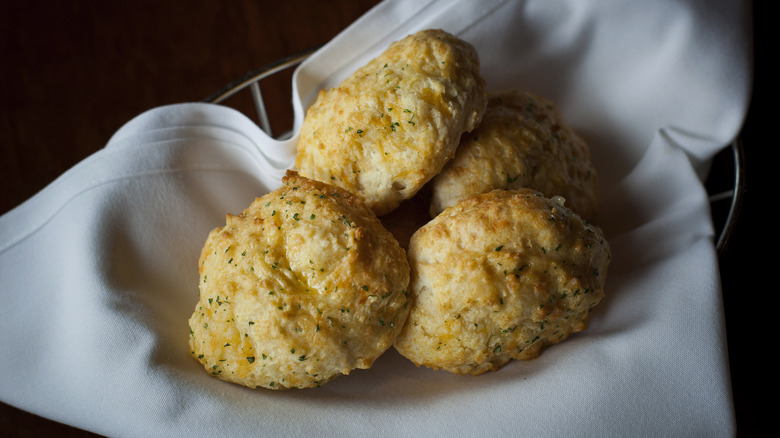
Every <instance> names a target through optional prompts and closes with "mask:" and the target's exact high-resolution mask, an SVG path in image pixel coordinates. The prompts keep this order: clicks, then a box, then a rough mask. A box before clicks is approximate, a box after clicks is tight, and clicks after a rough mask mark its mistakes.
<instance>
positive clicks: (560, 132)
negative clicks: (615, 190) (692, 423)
mask: <svg viewBox="0 0 780 438" xmlns="http://www.w3.org/2000/svg"><path fill="white" fill-rule="evenodd" d="M596 185H597V175H596V170H595V168H594V167H593V165H592V163H591V159H590V150H589V148H588V145H587V144H586V143H585V141H584V140H582V138H580V137H579V136H578V135H577V134H576V133H575V132H574V131H573V130H572V129H571V128H570V127H569V126H567V125H566V123H565V121H564V119H563V116H562V115H561V113H560V111H558V109H557V108H556V107H555V106H554V105H553V103H552V102H550V101H549V100H547V99H545V98H543V97H541V96H536V95H534V94H531V93H527V92H521V91H517V90H508V91H502V92H497V93H491V94H490V99H489V101H488V107H487V112H486V113H485V117H484V118H483V120H482V123H481V124H480V126H479V127H478V128H477V129H476V130H474V131H473V132H471V133H470V134H467V135H464V136H463V138H462V140H461V143H460V146H458V151H457V153H456V156H455V158H454V159H453V160H452V161H450V162H449V163H448V164H447V165H446V166H445V168H444V170H443V171H442V172H441V174H439V175H438V176H436V177H435V178H434V179H433V181H432V182H431V186H432V192H433V195H432V200H431V207H430V213H431V215H432V216H435V215H436V214H438V213H439V212H441V211H442V210H443V209H445V208H446V207H450V206H452V205H455V203H457V202H458V201H460V200H462V199H465V198H467V197H469V196H472V195H476V194H479V193H485V192H488V191H490V190H493V189H518V188H522V187H527V188H531V189H534V190H537V191H539V192H542V193H543V194H544V195H545V196H547V197H552V196H562V197H564V198H565V199H566V205H567V206H568V207H569V208H571V209H572V210H574V211H576V212H577V213H578V214H580V215H581V216H583V217H585V218H589V217H591V216H592V215H593V213H594V211H595V209H596V203H597V196H596V192H597V187H596Z"/></svg>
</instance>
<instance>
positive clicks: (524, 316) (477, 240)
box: [395, 189, 610, 374]
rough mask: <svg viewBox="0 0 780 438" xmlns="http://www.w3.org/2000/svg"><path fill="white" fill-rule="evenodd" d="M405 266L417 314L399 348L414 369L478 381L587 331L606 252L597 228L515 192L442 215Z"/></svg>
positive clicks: (416, 241)
mask: <svg viewBox="0 0 780 438" xmlns="http://www.w3.org/2000/svg"><path fill="white" fill-rule="evenodd" d="M408 257H409V261H410V266H411V272H412V274H411V283H410V289H409V290H410V292H411V295H412V300H413V301H412V302H413V305H412V310H411V312H410V314H409V318H408V319H407V322H406V325H405V326H404V329H403V331H402V332H401V334H400V335H399V337H398V338H397V339H396V344H395V348H396V349H397V350H398V351H399V352H400V353H401V354H402V355H403V356H405V357H407V358H408V359H410V360H411V361H412V362H414V363H415V364H417V365H418V366H421V365H424V366H427V367H431V368H434V369H444V370H447V371H450V372H453V373H456V374H481V373H484V372H486V371H490V370H495V369H498V368H499V367H501V366H502V365H504V364H505V363H507V362H508V361H510V360H511V359H532V358H534V357H537V356H538V355H539V354H540V352H541V350H542V348H543V347H544V346H545V345H549V344H553V343H557V342H561V341H563V340H564V339H566V338H567V337H568V336H569V335H570V334H571V333H574V332H578V331H581V330H584V329H585V328H586V327H587V326H588V322H589V319H590V312H591V308H592V307H593V306H595V305H596V304H597V303H598V302H599V301H600V300H601V299H602V297H603V295H604V291H603V286H604V281H605V279H606V275H607V268H608V264H609V259H610V251H609V246H608V244H607V242H606V241H605V240H604V237H603V235H602V232H601V230H600V229H598V228H596V227H594V226H591V225H588V224H587V223H586V222H584V221H583V220H582V219H581V218H580V217H579V216H578V215H577V214H575V213H574V212H572V211H571V210H569V209H567V208H565V207H561V206H560V205H559V204H558V203H557V202H556V200H553V199H549V198H545V197H543V196H542V195H541V194H540V193H539V192H536V191H533V190H530V189H520V190H516V191H510V190H494V191H491V192H488V193H486V194H482V195H477V196H474V197H471V198H468V199H466V200H464V201H462V202H460V203H458V204H456V205H455V206H454V207H451V208H448V209H446V210H444V211H443V212H442V213H441V214H439V215H438V216H437V217H436V218H434V219H433V220H431V221H430V222H429V223H428V224H426V225H425V226H423V227H422V228H420V230H418V231H417V232H416V233H415V234H414V235H413V236H412V238H411V242H410V244H409V249H408Z"/></svg>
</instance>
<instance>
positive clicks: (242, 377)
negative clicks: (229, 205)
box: [189, 172, 409, 389]
mask: <svg viewBox="0 0 780 438" xmlns="http://www.w3.org/2000/svg"><path fill="white" fill-rule="evenodd" d="M199 262H200V266H199V272H200V281H199V287H200V295H199V301H198V303H197V305H196V307H195V311H194V312H193V314H192V316H191V318H190V320H189V325H190V330H191V335H190V346H191V350H192V355H193V356H194V357H195V358H196V359H197V360H198V361H200V363H201V364H202V365H203V366H204V367H205V369H206V370H207V371H208V372H209V373H210V374H212V375H214V376H216V377H218V378H220V379H223V380H226V381H229V382H234V383H238V384H241V385H245V386H248V387H250V388H255V387H258V386H260V387H265V388H271V389H286V388H309V387H316V386H320V385H322V384H324V383H326V382H328V381H330V380H331V379H333V378H335V377H337V376H339V375H342V374H349V372H350V371H351V370H353V369H355V368H369V367H370V366H371V365H372V364H373V362H374V360H375V359H376V358H377V357H378V356H379V355H381V354H382V353H383V352H384V351H385V350H387V349H388V348H389V347H390V346H391V345H392V344H393V341H394V340H395V338H396V336H397V335H398V333H399V331H400V330H401V327H402V326H403V324H404V321H405V320H406V317H407V315H408V311H409V310H408V306H407V295H408V294H407V292H406V291H407V287H408V283H409V265H408V262H407V259H406V254H405V252H404V250H403V249H401V248H400V246H399V245H398V242H397V241H396V240H395V239H394V238H393V236H392V235H391V234H390V233H389V232H388V231H386V230H385V229H384V228H383V227H382V226H381V224H380V222H379V219H378V218H377V217H376V215H374V213H372V212H371V211H370V210H369V209H368V208H367V207H366V206H365V205H364V203H363V202H362V201H361V200H360V199H359V198H357V197H355V196H354V195H352V194H350V193H349V192H347V191H345V190H343V189H340V188H337V187H335V186H331V185H328V184H324V183H321V182H317V181H311V180H308V179H306V178H304V177H301V176H299V175H297V174H296V173H295V172H288V174H287V176H286V177H285V178H284V180H283V185H282V187H280V188H279V189H277V190H275V191H273V192H270V193H268V194H267V195H265V196H263V197H261V198H258V199H256V200H255V201H254V202H253V203H252V204H251V205H250V206H249V207H248V208H247V209H246V210H244V211H243V212H242V213H241V214H238V215H227V220H226V225H225V226H223V227H218V228H216V229H214V230H213V231H212V232H211V233H210V234H209V236H208V238H207V240H206V243H205V245H204V247H203V250H202V253H201V256H200V260H199Z"/></svg>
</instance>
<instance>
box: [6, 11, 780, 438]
mask: <svg viewBox="0 0 780 438" xmlns="http://www.w3.org/2000/svg"><path fill="white" fill-rule="evenodd" d="M376 3H377V1H376V0H331V1H327V2H324V1H308V0H307V1H297V2H283V1H262V0H259V1H249V0H242V1H230V2H218V1H205V0H191V1H187V2H184V1H176V2H165V1H163V2H158V1H155V2H152V1H146V0H144V1H134V2H106V1H74V2H51V1H41V0H33V1H26V2H21V1H20V2H11V1H4V2H2V5H1V6H0V33H1V34H0V56H2V61H0V81H1V82H0V84H2V85H1V86H0V105H2V111H1V112H0V214H3V213H5V212H7V211H8V210H10V209H12V208H14V207H15V206H17V205H19V204H20V203H22V202H24V201H25V200H26V199H27V198H29V197H31V196H33V195H34V194H35V193H37V192H38V191H39V190H41V189H43V188H44V187H45V186H46V185H47V184H49V183H50V182H51V181H53V180H54V179H55V178H57V177H58V176H59V175H61V174H62V173H63V172H65V171H66V170H68V169H69V168H70V167H72V166H74V165H75V164H77V163H78V162H79V161H81V160H83V159H84V158H86V157H87V156H89V155H91V154H92V153H94V152H95V151H97V150H98V149H100V148H102V147H103V145H105V143H106V142H107V141H108V139H109V138H110V137H111V135H112V134H113V133H114V132H115V131H116V130H117V129H119V128H120V127H121V126H122V125H123V124H124V123H125V122H127V121H129V120H130V119H131V118H133V117H134V116H136V115H138V114H140V113H141V112H143V111H145V110H147V109H151V108H153V107H156V106H160V105H165V104H171V103H179V102H187V101H199V100H203V99H205V98H206V97H208V96H209V95H211V94H212V93H213V92H215V91H217V90H218V89H220V88H221V87H222V86H223V85H225V84H228V83H230V82H231V81H233V80H235V79H236V78H239V77H241V76H243V75H244V74H246V73H247V72H249V71H251V70H254V69H256V68H258V67H261V66H264V65H266V64H268V63H271V62H273V61H275V60H278V59H280V58H283V57H285V56H288V55H290V54H293V53H297V52H300V51H303V50H306V49H309V48H312V47H315V46H318V45H320V44H323V43H325V42H327V41H328V40H330V39H331V38H333V37H334V36H335V35H336V34H337V33H338V32H340V31H341V30H343V29H344V28H345V27H347V26H348V25H349V24H350V23H352V22H353V21H354V20H355V19H357V18H358V17H360V16H361V15H362V14H363V13H365V12H366V11H368V10H369V9H370V8H371V7H372V6H373V5H375V4H376ZM761 3H762V2H758V4H757V5H755V6H754V8H756V10H755V15H754V17H755V19H754V23H755V29H756V32H755V35H756V38H755V57H754V59H755V71H756V74H755V82H754V93H753V100H752V104H751V108H750V112H749V115H748V118H747V120H746V122H745V127H744V130H743V132H742V135H741V137H742V139H743V142H744V145H745V160H746V162H745V176H746V192H745V196H744V201H743V204H742V207H741V209H740V210H739V217H738V222H737V227H736V229H735V230H734V234H733V235H732V237H731V239H730V240H729V245H728V246H727V247H726V250H725V252H724V253H723V254H722V255H721V275H722V281H723V289H724V292H723V294H724V303H725V306H726V320H727V321H726V322H727V330H728V341H729V356H730V365H731V373H732V386H733V392H734V400H735V407H736V415H737V426H738V435H737V436H740V437H752V436H766V435H768V433H769V432H770V431H772V432H775V431H776V430H777V427H776V426H774V425H773V424H772V425H770V422H769V421H768V416H767V415H766V413H767V411H768V410H769V408H770V407H769V404H768V402H767V399H765V398H764V397H762V396H761V394H764V395H768V396H769V397H770V398H769V399H770V400H771V399H774V394H773V393H770V392H769V391H770V385H772V386H774V385H773V384H774V383H775V381H776V378H775V377H774V373H768V372H766V371H765V370H766V369H767V368H768V367H767V366H766V365H764V364H767V363H770V359H771V356H769V357H767V356H768V353H770V352H771V351H772V350H773V348H772V343H771V342H768V340H769V339H768V336H770V335H771V332H767V331H764V330H763V325H762V324H761V321H771V319H772V317H773V316H774V314H773V312H775V310H774V303H775V302H776V299H775V298H774V296H773V294H774V290H773V289H776V286H775V287H774V288H773V287H772V283H771V280H772V271H771V267H770V265H769V264H770V263H771V262H772V261H773V260H775V259H777V257H776V255H774V253H768V254H771V255H767V253H763V254H762V253H761V250H762V249H765V250H770V251H771V250H772V248H773V247H774V245H775V242H776V239H775V238H774V235H773V233H772V232H771V229H770V227H771V225H772V222H773V221H774V220H776V219H774V218H773V217H772V216H771V215H770V214H769V211H767V210H768V209H769V208H770V207H769V204H771V203H772V200H771V198H767V193H768V187H769V184H770V183H768V180H769V178H766V177H765V176H764V175H767V173H766V172H767V171H768V168H769V166H770V165H771V162H770V161H769V157H768V152H767V148H769V147H774V143H775V142H776V139H772V140H773V141H772V142H771V143H770V142H767V141H763V140H764V138H768V137H764V136H762V133H767V132H768V129H771V128H766V126H767V124H769V125H770V126H771V124H772V121H771V120H770V119H768V118H767V117H766V115H767V114H766V111H767V110H766V108H768V102H769V101H770V99H771V97H770V96H769V86H768V84H767V81H768V79H767V77H773V75H770V74H769V72H768V67H769V66H767V65H766V64H765V57H764V53H765V51H766V49H765V44H766V40H765V39H764V38H762V37H761V36H762V35H764V34H766V33H768V31H767V30H766V28H765V24H764V23H765V22H766V19H767V18H766V17H767V13H768V11H767V10H766V6H765V5H763V4H761ZM289 81H290V73H289V72H288V73H284V74H281V75H278V76H275V77H274V78H273V79H270V80H268V81H266V82H263V86H262V91H263V96H264V99H265V101H266V103H267V105H268V106H269V108H272V109H273V111H272V113H271V115H270V117H271V124H272V126H273V127H274V132H276V133H278V132H282V131H285V130H287V129H289V128H290V127H291V126H292V108H291V106H290V104H289V101H290V94H289ZM246 95H247V96H248V93H246ZM228 103H229V104H230V105H232V106H235V107H238V108H239V109H242V110H246V111H247V113H248V114H251V111H252V110H251V107H250V106H248V105H251V101H250V100H249V99H248V98H247V99H244V98H233V99H231V100H230V101H228ZM762 116H764V119H761V117H762ZM714 172H715V174H716V175H718V176H720V175H728V174H729V173H730V172H731V159H730V155H729V153H728V152H725V153H723V154H721V155H720V156H719V157H718V159H717V160H716V165H715V170H714ZM725 179H726V180H727V181H728V180H729V177H728V176H727V177H726V178H725ZM720 180H723V178H720ZM774 186H775V187H776V186H777V184H775V185H774ZM716 189H717V187H716ZM720 210H721V209H720V207H718V208H716V210H715V213H716V219H717V221H716V222H719V221H720V219H721V218H720V215H721V214H722V212H721V211H720ZM0 305H2V303H0ZM7 366H11V364H1V365H0V369H1V367H7ZM13 366H19V364H14V365H13ZM0 372H2V371H0ZM52 390H53V391H55V390H56V388H52ZM49 435H57V436H65V437H68V436H70V437H83V436H92V435H91V434H90V433H88V432H84V431H80V430H76V429H74V428H71V427H68V426H65V425H62V424H59V423H56V422H52V421H49V420H45V419H42V418H39V417H37V416H35V415H32V414H29V413H27V412H24V411H21V410H19V409H16V408H14V407H11V406H8V405H4V404H1V403H0V436H14V437H33V436H35V437H37V436H49Z"/></svg>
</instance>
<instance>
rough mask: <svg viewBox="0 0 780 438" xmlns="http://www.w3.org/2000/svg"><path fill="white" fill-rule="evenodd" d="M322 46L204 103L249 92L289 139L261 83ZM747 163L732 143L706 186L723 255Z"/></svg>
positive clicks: (264, 124)
mask: <svg viewBox="0 0 780 438" xmlns="http://www.w3.org/2000/svg"><path fill="white" fill-rule="evenodd" d="M319 47H320V46H317V47H313V48H310V49H308V50H304V51H302V52H299V53H296V54H294V55H290V56H287V57H285V58H282V59H279V60H277V61H275V62H272V63H270V64H267V65H265V66H263V67H260V68H258V69H256V70H253V71H250V72H249V73H247V74H246V75H244V76H243V77H241V78H239V79H237V80H235V81H233V82H231V83H229V84H227V85H226V86H224V87H222V88H221V89H220V90H218V91H217V92H215V93H214V94H212V95H211V96H209V97H207V98H206V99H205V100H204V101H205V102H209V103H217V104H222V103H224V102H225V100H226V99H228V98H229V97H231V96H233V95H235V94H236V93H238V92H240V91H242V90H245V89H249V92H251V94H252V100H253V102H254V107H255V111H256V113H257V114H256V117H257V122H258V125H259V126H260V129H262V130H263V131H264V132H265V133H266V134H268V135H269V136H271V137H273V138H277V139H282V138H285V137H288V136H289V135H290V133H289V132H285V133H283V134H281V135H274V134H273V129H272V127H271V124H270V121H269V118H268V111H267V109H266V106H265V102H264V101H263V95H262V93H261V90H260V81H262V80H263V79H266V78H268V77H269V76H272V75H275V74H277V73H280V72H282V71H284V70H287V69H290V68H293V67H296V66H297V65H298V64H300V63H301V62H303V61H304V60H305V59H306V58H308V57H309V56H310V55H311V54H312V53H314V52H315V51H317V49H319ZM744 162H745V160H744V147H743V144H742V140H741V139H740V138H739V137H737V138H736V139H734V141H732V143H731V145H730V147H729V148H726V149H724V150H723V151H721V152H720V153H719V154H717V155H716V156H715V158H714V160H713V167H712V171H711V172H710V174H709V176H708V178H707V181H706V182H705V187H706V188H707V192H708V194H709V202H710V211H711V214H712V220H713V224H714V226H715V229H716V235H717V236H718V238H717V241H716V248H717V250H718V255H722V254H723V253H724V252H725V251H726V248H727V247H728V243H729V241H730V239H731V237H732V235H733V233H734V230H735V228H736V224H737V221H738V219H739V212H740V211H741V209H742V201H743V198H744V193H745V169H744ZM724 184H725V187H724Z"/></svg>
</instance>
